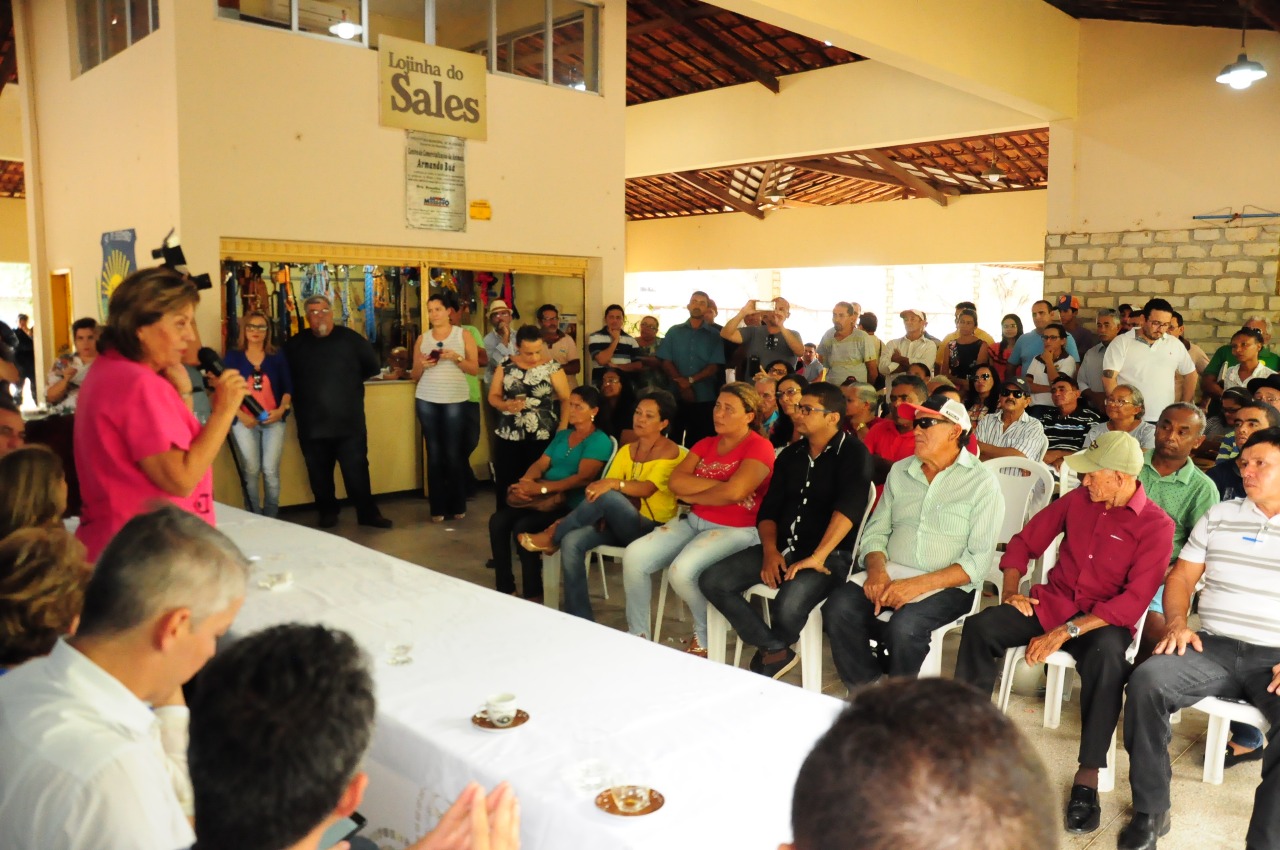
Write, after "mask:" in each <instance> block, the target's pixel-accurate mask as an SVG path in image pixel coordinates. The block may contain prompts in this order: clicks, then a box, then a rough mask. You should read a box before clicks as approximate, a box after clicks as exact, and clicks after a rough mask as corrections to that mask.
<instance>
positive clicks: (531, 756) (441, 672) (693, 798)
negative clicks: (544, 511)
mask: <svg viewBox="0 0 1280 850" xmlns="http://www.w3.org/2000/svg"><path fill="white" fill-rule="evenodd" d="M217 520H218V527H219V528H220V529H221V530H222V531H224V532H225V533H226V534H227V535H228V536H229V537H230V538H231V539H232V540H234V541H235V542H236V543H237V544H238V545H239V546H240V548H241V549H242V550H243V551H244V552H245V554H246V555H248V556H250V557H251V558H253V559H254V560H253V564H254V571H253V576H252V577H251V580H250V590H249V594H248V598H247V599H246V600H245V604H244V607H243V608H242V609H241V611H240V614H239V616H238V617H237V618H236V622H235V625H234V627H233V629H232V635H231V636H232V638H233V639H234V638H236V637H242V636H244V635H247V634H250V633H252V632H255V631H258V630H259V629H262V628H265V627H267V626H271V625H276V624H279V623H286V622H308V623H313V622H314V623H324V624H326V625H329V626H332V627H335V628H340V629H344V630H346V631H348V632H350V633H351V634H352V635H353V636H354V637H355V638H356V640H357V641H359V642H360V644H361V645H362V646H363V647H364V648H365V649H366V650H367V651H368V653H369V654H370V656H371V657H372V658H373V660H374V675H375V680H376V687H377V696H378V715H377V728H376V731H375V734H374V740H373V744H372V746H371V749H370V753H369V755H368V757H367V758H366V765H365V766H366V769H367V770H368V772H369V775H370V786H369V792H368V794H367V799H366V802H365V804H364V805H363V806H362V807H361V811H362V812H363V813H364V814H365V816H366V817H368V819H369V826H368V827H366V830H365V834H366V835H368V836H369V837H371V838H373V839H374V840H375V841H377V842H378V843H379V844H380V845H381V846H382V847H384V848H391V847H395V848H401V847H404V846H406V845H407V844H408V843H410V842H411V841H413V840H416V839H417V838H418V837H419V836H420V835H422V834H423V833H425V832H426V831H427V830H428V829H430V828H431V827H432V826H433V825H434V824H435V823H436V822H437V820H438V819H439V817H440V815H441V814H442V813H443V812H444V810H445V808H446V807H447V806H448V804H449V802H450V801H451V800H452V799H453V798H454V797H455V796H456V795H457V794H458V793H459V792H460V791H461V790H462V788H463V787H464V786H465V785H466V783H467V782H468V781H472V780H474V781H477V782H480V783H481V784H483V785H484V786H485V787H491V786H493V785H495V784H497V783H498V782H499V781H501V780H504V779H505V780H508V781H509V782H511V784H512V785H513V787H514V788H515V791H516V793H517V794H518V795H519V797H520V800H521V812H522V818H523V823H522V836H521V837H522V842H523V847H525V848H527V850H579V848H581V850H614V848H617V850H641V849H642V848H643V849H644V850H648V848H653V850H681V848H690V850H694V848H697V850H718V848H733V850H749V848H762V850H763V848H769V850H772V848H775V847H777V846H778V843H779V842H781V841H787V840H790V837H791V829H790V825H789V824H790V810H791V789H792V786H793V784H794V782H795V777H796V773H797V772H798V770H799V767H800V764H801V762H802V761H803V760H804V757H805V755H806V754H807V753H808V751H809V750H810V748H811V747H812V746H813V743H814V741H815V740H816V739H817V737H818V736H820V735H821V734H822V733H823V732H824V731H826V729H827V728H828V727H829V726H830V725H831V722H832V721H833V720H834V718H835V717H836V715H837V714H838V713H839V711H840V708H841V706H842V703H841V702H840V701H839V700H836V699H833V698H831V697H827V696H822V695H820V694H814V693H810V692H807V691H803V690H801V689H800V688H796V687H794V686H791V685H786V684H782V683H780V682H775V681H772V680H770V679H766V678H764V677H762V676H759V675H756V674H754V673H750V672H747V671H745V670H739V669H736V668H732V667H728V666H726V665H721V664H712V663H710V662H708V661H706V660H704V659H700V658H695V657H691V656H687V655H684V654H682V653H679V652H676V651H673V650H672V649H670V648H666V647H662V646H659V645H657V644H654V643H650V642H649V641H645V640H641V639H639V638H635V637H632V636H630V635H627V634H624V633H622V632H618V631H615V630H613V629H610V628H607V627H604V626H600V625H597V624H594V623H589V622H586V621H585V620H581V619H578V618H575V617H570V616H567V615H565V614H562V613H560V612H558V611H553V610H550V609H548V608H546V607H544V606H542V605H537V604H532V603H529V602H526V601H523V600H520V599H517V598H515V597H511V596H505V595H502V594H499V593H497V592H495V591H493V590H489V589H486V588H482V587H479V586H477V585H474V584H470V583H468V582H465V581H462V580H459V579H454V578H451V577H449V576H446V575H443V574H441V573H438V572H435V571H433V570H430V569H426V568H423V567H420V566H417V565H414V564H410V563H407V562H405V561H401V560H399V559H396V558H392V557H390V556H387V555H384V554H381V553H379V552H376V551H373V550H371V549H368V548H366V547H363V546H360V545H358V544H355V543H352V542H350V541H348V540H345V539H343V538H341V537H338V536H336V535H332V534H328V533H325V532H321V531H317V530H314V529H310V528H304V527H301V526H297V525H292V524H290V523H286V522H282V521H279V520H273V519H267V518H264V517H261V516H257V515H254V514H249V513H246V512H244V511H241V510H238V509H235V508H230V507H227V506H225V505H218V506H217ZM424 536H425V535H424ZM424 545H427V544H426V543H425V542H424ZM286 571H287V572H290V573H292V575H293V581H292V584H291V585H290V586H289V587H287V588H283V589H277V590H266V589H262V588H260V587H258V581H259V580H260V579H262V578H263V577H265V576H267V575H269V574H273V573H280V572H286ZM405 632H408V633H410V634H411V637H412V641H413V644H414V646H413V658H414V661H413V663H411V664H408V665H404V666H393V665H391V664H389V663H387V660H386V659H387V654H388V653H387V644H388V641H389V640H391V639H392V638H394V637H396V636H397V635H399V634H403V633H405ZM502 691H510V692H513V693H515V694H516V695H517V696H518V698H519V704H520V707H521V708H523V709H525V710H526V711H528V712H529V715H530V720H529V721H528V723H526V724H525V725H523V726H521V727H519V728H514V729H509V730H504V731H500V732H484V731H480V730H478V729H476V728H474V727H473V726H472V724H471V722H470V718H471V715H472V714H473V713H475V712H476V711H477V710H478V709H479V708H480V707H481V706H482V705H483V703H484V700H485V698H486V697H487V696H488V695H490V694H493V693H498V692H502ZM589 759H599V760H600V761H602V762H604V763H605V764H606V765H608V766H609V767H610V768H611V770H612V773H613V774H614V776H615V777H616V778H617V780H619V781H624V782H631V783H638V784H647V785H650V786H652V787H654V788H656V789H657V790H658V791H660V792H661V793H662V794H663V796H664V797H665V805H664V806H663V808H662V809H660V810H658V811H657V812H654V813H653V814H650V815H646V816H644V817H638V818H623V817H616V816H613V815H608V814H605V813H604V812H601V811H599V810H598V809H596V808H595V806H594V805H593V802H592V796H593V795H591V794H590V793H587V792H584V791H582V790H580V788H578V787H575V783H574V772H575V768H576V767H577V766H579V765H581V764H582V763H583V762H584V761H586V760H589Z"/></svg>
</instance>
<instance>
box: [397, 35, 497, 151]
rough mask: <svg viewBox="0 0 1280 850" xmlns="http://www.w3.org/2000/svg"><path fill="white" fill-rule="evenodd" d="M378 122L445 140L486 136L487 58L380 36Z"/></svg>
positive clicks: (482, 138) (483, 137) (482, 139)
mask: <svg viewBox="0 0 1280 850" xmlns="http://www.w3.org/2000/svg"><path fill="white" fill-rule="evenodd" d="M378 62H379V71H378V123H380V124H381V125H382V126H384V127H400V128H402V129H405V130H421V131H422V132H424V133H438V134H440V135H442V136H458V137H461V138H464V139H478V140H480V141H484V139H486V138H487V137H488V114H489V113H488V108H489V107H488V102H487V99H486V83H487V81H486V77H487V76H488V75H487V73H486V67H485V58H484V57H483V56H481V55H479V54H478V53H463V52H462V51H461V50H450V49H449V48H447V47H436V46H434V45H430V44H422V43H420V42H416V41H409V40H407V39H403V38H395V37H393V36H389V35H383V36H379V37H378Z"/></svg>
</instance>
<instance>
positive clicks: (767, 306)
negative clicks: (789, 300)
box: [756, 301, 777, 313]
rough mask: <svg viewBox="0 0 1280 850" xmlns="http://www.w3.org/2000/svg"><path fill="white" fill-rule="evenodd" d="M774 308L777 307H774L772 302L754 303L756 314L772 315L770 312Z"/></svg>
mask: <svg viewBox="0 0 1280 850" xmlns="http://www.w3.org/2000/svg"><path fill="white" fill-rule="evenodd" d="M776 306H777V305H776V303H775V302H773V301H757V302H756V312H757V313H772V312H773V311H774V309H775V308H776Z"/></svg>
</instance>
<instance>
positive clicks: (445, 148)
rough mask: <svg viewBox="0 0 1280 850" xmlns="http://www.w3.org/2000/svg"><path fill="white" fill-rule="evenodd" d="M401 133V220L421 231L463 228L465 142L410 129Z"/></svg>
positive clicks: (465, 192)
mask: <svg viewBox="0 0 1280 850" xmlns="http://www.w3.org/2000/svg"><path fill="white" fill-rule="evenodd" d="M404 135H405V180H404V183H405V223H406V224H408V225H409V227H416V228H419V229H422V230H457V231H463V230H466V229H467V148H466V145H467V143H466V141H465V140H463V139H459V138H456V137H454V136H437V135H434V134H432V133H415V132H412V131H410V132H408V133H405V134H404Z"/></svg>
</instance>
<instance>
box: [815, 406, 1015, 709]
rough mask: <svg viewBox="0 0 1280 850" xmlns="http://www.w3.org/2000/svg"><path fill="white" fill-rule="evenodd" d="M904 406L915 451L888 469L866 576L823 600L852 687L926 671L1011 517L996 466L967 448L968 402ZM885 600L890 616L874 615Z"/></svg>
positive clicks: (864, 553) (866, 535) (872, 524)
mask: <svg viewBox="0 0 1280 850" xmlns="http://www.w3.org/2000/svg"><path fill="white" fill-rule="evenodd" d="M898 415H899V416H900V417H903V418H906V417H909V416H914V423H913V431H914V433H915V441H916V446H915V454H914V455H912V456H911V457H908V458H904V459H903V460H900V461H898V462H897V463H895V464H894V465H893V467H892V468H891V469H890V470H889V479H888V481H886V482H885V488H884V493H883V494H882V495H881V497H880V502H879V503H878V504H877V505H876V508H875V511H874V512H873V513H872V514H871V519H870V520H869V521H868V522H867V526H866V530H865V531H864V532H863V535H862V543H861V545H860V546H859V547H858V557H859V558H860V559H861V562H862V565H863V566H864V567H865V568H866V573H865V574H863V576H864V577H865V584H864V585H863V586H859V584H858V582H857V581H850V582H848V583H846V584H842V585H840V586H839V587H837V588H836V589H835V590H833V591H832V592H831V595H830V596H829V597H827V604H826V606H825V607H824V608H823V609H822V626H823V631H825V632H826V633H827V638H828V640H829V641H830V642H831V656H832V659H833V660H834V661H835V665H836V672H837V673H839V674H840V678H841V680H842V681H843V682H844V683H845V684H846V685H848V686H849V687H850V688H853V687H856V686H858V685H864V684H867V683H869V682H874V681H876V680H877V679H879V678H880V677H881V676H883V675H886V674H887V675H890V676H916V675H918V674H919V672H920V667H921V666H922V665H923V664H924V660H925V658H926V657H927V656H928V654H929V640H930V634H931V633H932V632H933V630H934V629H937V628H940V627H941V626H944V625H946V624H947V623H950V622H952V621H954V620H955V619H956V618H958V617H960V616H962V615H964V614H967V613H968V612H969V610H970V608H971V606H972V604H973V594H974V593H976V592H977V588H978V586H979V584H980V583H981V582H982V578H983V576H984V575H985V573H986V570H987V567H988V566H989V565H990V564H991V559H992V556H993V555H994V554H995V550H996V535H997V534H998V533H999V531H1000V523H1001V521H1002V519H1003V517H1004V496H1003V495H1001V492H1000V485H999V484H998V483H996V478H995V476H994V475H993V474H992V473H991V470H989V469H987V468H986V467H985V466H983V465H982V463H981V462H979V460H978V459H977V458H976V457H974V456H973V455H972V454H970V453H969V452H967V451H965V450H964V447H965V446H966V445H967V444H968V441H969V425H970V423H969V414H968V412H967V411H966V410H965V409H964V405H962V404H961V403H960V402H958V401H955V400H953V399H949V398H945V397H943V396H932V397H930V398H929V399H928V400H926V401H925V403H924V404H923V405H909V404H900V405H898ZM855 578H856V576H855ZM886 609H892V610H893V615H892V616H891V617H890V618H889V621H888V622H887V623H885V622H882V621H881V620H879V619H877V618H878V617H879V615H880V612H881V611H883V610H886ZM873 640H874V641H875V642H876V643H877V645H878V646H877V647H876V648H872V646H871V641H873ZM885 652H887V653H888V663H887V664H885V662H884V653H885Z"/></svg>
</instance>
